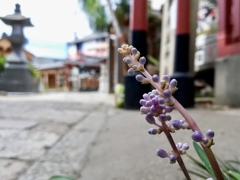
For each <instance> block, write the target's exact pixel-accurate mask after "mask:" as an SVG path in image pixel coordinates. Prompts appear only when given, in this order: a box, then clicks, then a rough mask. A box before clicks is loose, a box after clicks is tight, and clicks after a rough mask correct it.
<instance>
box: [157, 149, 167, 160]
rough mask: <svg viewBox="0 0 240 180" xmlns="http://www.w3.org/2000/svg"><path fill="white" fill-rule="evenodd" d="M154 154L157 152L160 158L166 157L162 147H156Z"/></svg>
mask: <svg viewBox="0 0 240 180" xmlns="http://www.w3.org/2000/svg"><path fill="white" fill-rule="evenodd" d="M156 154H157V156H159V157H161V158H166V157H168V153H167V152H166V151H165V150H163V149H157V150H156Z"/></svg>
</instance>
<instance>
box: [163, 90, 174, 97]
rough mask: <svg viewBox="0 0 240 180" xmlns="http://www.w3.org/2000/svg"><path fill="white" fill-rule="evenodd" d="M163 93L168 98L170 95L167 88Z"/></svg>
mask: <svg viewBox="0 0 240 180" xmlns="http://www.w3.org/2000/svg"><path fill="white" fill-rule="evenodd" d="M163 95H164V96H165V97H166V98H170V97H171V95H172V94H171V91H169V90H168V89H167V90H165V91H163Z"/></svg>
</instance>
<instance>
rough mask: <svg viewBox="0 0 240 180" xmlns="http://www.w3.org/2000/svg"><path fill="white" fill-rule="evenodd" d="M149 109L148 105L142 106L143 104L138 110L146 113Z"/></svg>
mask: <svg viewBox="0 0 240 180" xmlns="http://www.w3.org/2000/svg"><path fill="white" fill-rule="evenodd" d="M149 111H150V108H149V107H144V106H142V107H140V112H141V113H143V114H147V113H148V112H149Z"/></svg>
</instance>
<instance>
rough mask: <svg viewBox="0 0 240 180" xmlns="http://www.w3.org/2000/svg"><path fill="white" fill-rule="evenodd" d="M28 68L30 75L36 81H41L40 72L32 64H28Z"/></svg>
mask: <svg viewBox="0 0 240 180" xmlns="http://www.w3.org/2000/svg"><path fill="white" fill-rule="evenodd" d="M28 68H29V71H30V73H31V74H32V76H33V77H34V78H35V79H40V76H41V74H40V72H39V71H38V70H36V69H35V68H34V67H33V65H32V64H31V63H28Z"/></svg>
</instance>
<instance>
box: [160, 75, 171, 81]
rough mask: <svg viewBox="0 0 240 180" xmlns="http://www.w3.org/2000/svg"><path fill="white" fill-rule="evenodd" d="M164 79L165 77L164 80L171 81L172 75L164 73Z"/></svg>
mask: <svg viewBox="0 0 240 180" xmlns="http://www.w3.org/2000/svg"><path fill="white" fill-rule="evenodd" d="M162 79H163V80H164V81H166V82H169V81H170V76H168V75H164V76H163V77H162Z"/></svg>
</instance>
